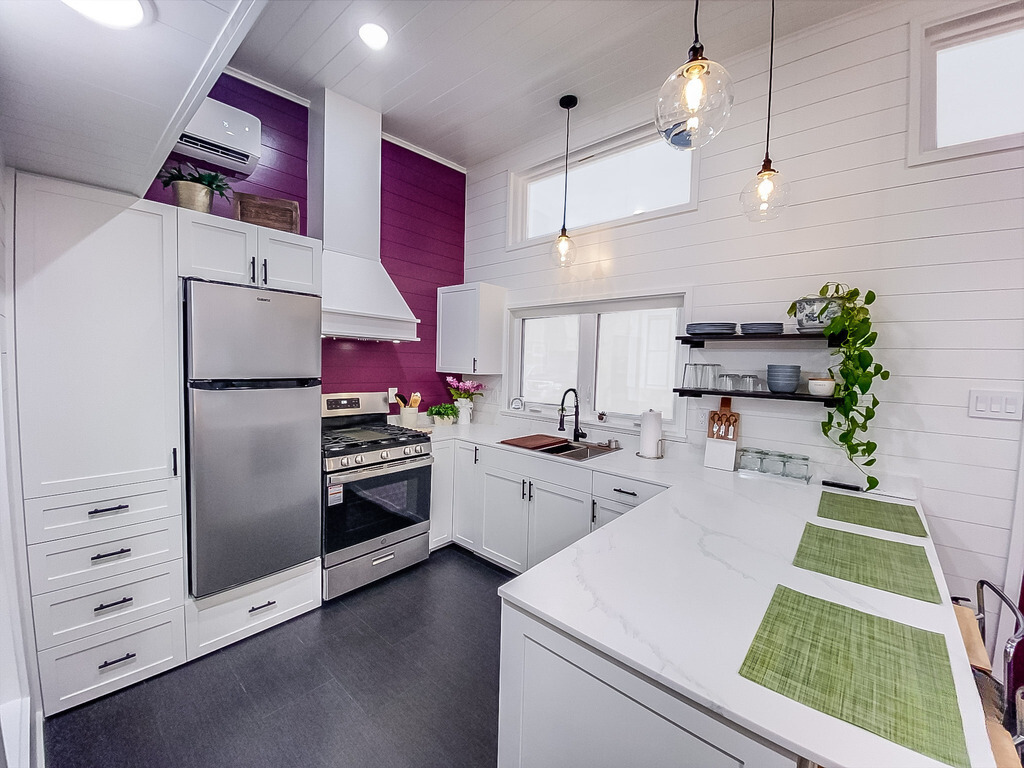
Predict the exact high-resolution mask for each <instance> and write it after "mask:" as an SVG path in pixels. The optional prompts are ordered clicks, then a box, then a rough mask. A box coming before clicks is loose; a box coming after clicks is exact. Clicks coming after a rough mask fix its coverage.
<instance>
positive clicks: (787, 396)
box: [672, 388, 839, 408]
mask: <svg viewBox="0 0 1024 768" xmlns="http://www.w3.org/2000/svg"><path fill="white" fill-rule="evenodd" d="M672 391H673V392H675V393H676V394H677V395H679V397H703V396H704V395H709V396H711V397H748V398H753V399H755V400H795V401H798V402H805V403H821V404H822V405H824V406H825V407H826V408H832V407H834V406H835V405H837V404H838V403H839V398H838V397H820V396H818V395H812V394H809V393H807V392H792V393H790V392H742V391H737V390H724V389H682V388H676V389H673V390H672Z"/></svg>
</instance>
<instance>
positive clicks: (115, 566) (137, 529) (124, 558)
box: [28, 517, 183, 595]
mask: <svg viewBox="0 0 1024 768" xmlns="http://www.w3.org/2000/svg"><path fill="white" fill-rule="evenodd" d="M182 539H183V534H182V530H181V518H178V517H167V518H164V519H162V520H154V521H153V522H151V523H138V524H137V525H126V526H124V527H122V528H115V529H114V530H112V531H100V532H98V533H87V534H85V535H83V536H72V537H71V538H68V539H58V540H56V541H46V542H43V543H42V544H32V545H30V546H29V548H28V571H29V581H30V582H31V585H32V594H33V595H41V594H44V593H46V592H53V591H54V590H57V589H63V588H65V587H73V586H77V585H78V584H84V583H86V582H88V581H96V580H97V579H102V578H106V577H107V576H117V575H119V574H122V573H128V572H129V571H137V570H138V569H139V568H145V567H147V566H150V565H156V564H157V563H165V562H167V561H168V560H177V559H181V551H182Z"/></svg>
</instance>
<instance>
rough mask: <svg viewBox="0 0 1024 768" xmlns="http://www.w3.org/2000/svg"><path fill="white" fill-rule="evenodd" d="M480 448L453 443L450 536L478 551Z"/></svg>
mask: <svg viewBox="0 0 1024 768" xmlns="http://www.w3.org/2000/svg"><path fill="white" fill-rule="evenodd" d="M478 452H479V448H478V447H477V446H475V445H473V444H472V443H463V442H456V443H455V487H454V489H453V494H452V495H453V505H452V509H453V520H452V540H453V541H454V542H455V543H456V544H461V545H462V546H464V547H466V548H467V549H471V550H472V551H474V552H479V551H480V531H481V529H482V527H483V514H484V511H483V507H482V506H481V504H480V475H481V472H482V467H481V466H480V465H479V464H478V463H477V456H478Z"/></svg>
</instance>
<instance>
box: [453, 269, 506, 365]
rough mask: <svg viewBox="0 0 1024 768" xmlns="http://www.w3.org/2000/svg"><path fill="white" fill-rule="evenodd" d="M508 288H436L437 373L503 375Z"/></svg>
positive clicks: (481, 285)
mask: <svg viewBox="0 0 1024 768" xmlns="http://www.w3.org/2000/svg"><path fill="white" fill-rule="evenodd" d="M504 335H505V289H504V288H500V287H498V286H496V285H488V284H487V283H467V284H465V285H451V286H447V287H445V288H438V289H437V370H438V371H440V372H442V373H464V374H474V373H476V374H500V373H501V367H502V365H501V363H502V345H503V341H504Z"/></svg>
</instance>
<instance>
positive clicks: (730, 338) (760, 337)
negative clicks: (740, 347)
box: [676, 333, 842, 349]
mask: <svg viewBox="0 0 1024 768" xmlns="http://www.w3.org/2000/svg"><path fill="white" fill-rule="evenodd" d="M676 341H678V342H679V343H680V344H686V345H687V346H690V347H693V348H694V349H700V348H702V347H703V346H704V345H705V344H706V343H707V342H709V341H713V342H715V343H720V342H726V343H728V342H738V341H747V342H751V341H754V342H758V343H760V342H768V343H770V344H771V343H778V342H781V341H824V342H827V344H828V346H830V347H838V346H839V344H840V343H841V342H842V337H841V336H832V337H826V336H825V334H823V333H723V334H721V335H716V334H704V335H701V336H676Z"/></svg>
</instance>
